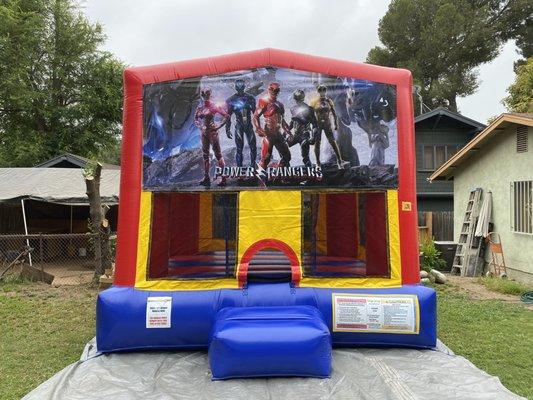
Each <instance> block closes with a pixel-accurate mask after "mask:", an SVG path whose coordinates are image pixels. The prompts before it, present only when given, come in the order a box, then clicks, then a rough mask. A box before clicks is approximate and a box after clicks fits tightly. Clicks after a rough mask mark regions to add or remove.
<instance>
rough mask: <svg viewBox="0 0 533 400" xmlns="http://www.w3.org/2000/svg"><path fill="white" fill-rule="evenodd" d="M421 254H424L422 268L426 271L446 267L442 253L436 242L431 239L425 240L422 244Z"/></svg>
mask: <svg viewBox="0 0 533 400" xmlns="http://www.w3.org/2000/svg"><path fill="white" fill-rule="evenodd" d="M420 252H421V253H422V264H421V265H420V268H421V269H423V270H424V271H427V272H429V271H431V270H432V269H440V268H443V267H445V266H446V261H444V260H443V259H442V258H441V257H440V255H441V252H440V251H438V250H437V248H436V247H435V242H433V239H431V238H425V239H424V240H422V242H421V243H420Z"/></svg>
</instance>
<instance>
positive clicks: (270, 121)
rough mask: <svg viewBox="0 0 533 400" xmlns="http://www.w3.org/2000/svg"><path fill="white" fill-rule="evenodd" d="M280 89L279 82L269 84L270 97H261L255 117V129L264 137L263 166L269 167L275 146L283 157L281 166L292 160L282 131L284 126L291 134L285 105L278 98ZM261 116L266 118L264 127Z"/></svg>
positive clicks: (262, 149)
mask: <svg viewBox="0 0 533 400" xmlns="http://www.w3.org/2000/svg"><path fill="white" fill-rule="evenodd" d="M279 91H280V87H279V83H276V82H272V83H271V84H270V85H268V97H267V98H260V99H259V101H258V102H257V108H256V110H255V113H254V117H253V123H254V127H255V131H256V132H257V134H258V135H259V136H261V137H262V138H263V144H262V148H261V167H262V168H266V167H268V163H269V162H270V159H271V158H272V150H273V149H274V147H275V148H276V150H278V153H279V155H280V157H281V161H280V166H288V165H289V162H290V161H291V152H290V150H289V146H288V145H287V142H286V141H285V138H284V136H283V134H282V133H281V128H283V130H284V131H285V132H286V133H287V134H289V135H290V128H289V125H288V124H287V122H286V121H285V119H284V115H285V107H283V104H282V103H281V102H279V101H278V100H277V99H278V94H279ZM261 116H262V117H263V118H264V119H265V126H264V128H263V127H261V120H260V118H261Z"/></svg>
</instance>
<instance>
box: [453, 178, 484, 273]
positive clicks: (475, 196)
mask: <svg viewBox="0 0 533 400" xmlns="http://www.w3.org/2000/svg"><path fill="white" fill-rule="evenodd" d="M481 194H482V189H481V188H476V189H473V190H471V191H470V194H469V196H468V203H467V204H466V211H465V217H464V220H463V224H462V225H461V232H460V234H459V242H458V243H457V249H456V250H455V256H454V257H453V264H452V270H451V273H452V274H456V275H461V276H466V275H467V274H468V266H469V264H470V259H471V257H472V255H474V256H475V257H476V258H475V261H474V263H475V264H477V257H478V255H479V250H480V248H481V244H480V245H479V246H478V247H477V249H472V245H473V243H474V233H475V231H476V223H477V218H478V215H479V205H480V203H481ZM475 269H476V265H474V270H475ZM474 273H475V272H474Z"/></svg>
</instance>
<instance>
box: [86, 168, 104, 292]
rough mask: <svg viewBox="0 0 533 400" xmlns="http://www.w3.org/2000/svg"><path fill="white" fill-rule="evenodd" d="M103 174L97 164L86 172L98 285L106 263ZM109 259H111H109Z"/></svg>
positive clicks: (95, 281)
mask: <svg viewBox="0 0 533 400" xmlns="http://www.w3.org/2000/svg"><path fill="white" fill-rule="evenodd" d="M101 174H102V164H100V163H97V164H96V166H95V168H94V169H93V170H92V171H90V172H88V171H86V172H85V185H86V188H87V197H88V198H89V213H90V216H91V232H92V233H93V234H94V238H93V239H94V240H93V244H94V262H95V266H94V277H93V282H94V283H97V282H98V280H99V279H100V276H101V275H102V274H103V273H104V270H105V263H104V260H103V259H102V253H108V252H106V251H105V250H104V252H102V242H103V240H102V239H103V229H102V228H103V224H104V221H105V220H104V215H103V212H102V211H103V210H102V200H101V198H100V177H101ZM107 258H109V257H107Z"/></svg>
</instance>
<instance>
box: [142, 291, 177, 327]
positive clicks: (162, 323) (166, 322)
mask: <svg viewBox="0 0 533 400" xmlns="http://www.w3.org/2000/svg"><path fill="white" fill-rule="evenodd" d="M171 311H172V297H148V299H147V300H146V327H147V328H170V313H171Z"/></svg>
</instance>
